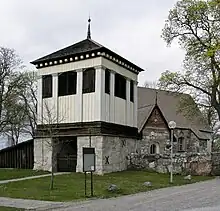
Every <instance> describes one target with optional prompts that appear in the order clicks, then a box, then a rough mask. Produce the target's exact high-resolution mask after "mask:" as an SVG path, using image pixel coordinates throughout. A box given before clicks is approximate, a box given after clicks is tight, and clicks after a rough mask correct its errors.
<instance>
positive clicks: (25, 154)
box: [0, 139, 34, 169]
mask: <svg viewBox="0 0 220 211" xmlns="http://www.w3.org/2000/svg"><path fill="white" fill-rule="evenodd" d="M33 167H34V140H33V139H31V140H28V141H25V142H22V143H19V144H17V145H15V146H11V147H7V148H4V149H2V150H0V168H23V169H33Z"/></svg>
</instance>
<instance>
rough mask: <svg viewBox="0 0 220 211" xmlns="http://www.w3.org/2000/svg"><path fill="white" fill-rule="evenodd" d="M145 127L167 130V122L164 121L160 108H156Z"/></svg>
mask: <svg viewBox="0 0 220 211" xmlns="http://www.w3.org/2000/svg"><path fill="white" fill-rule="evenodd" d="M145 127H156V128H167V123H166V120H165V119H164V117H163V115H162V113H161V111H160V109H159V107H158V106H155V108H154V109H153V111H152V112H151V114H150V116H149V118H148V120H147V122H146V124H145Z"/></svg>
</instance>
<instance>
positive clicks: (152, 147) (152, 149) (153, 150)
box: [150, 144, 157, 155]
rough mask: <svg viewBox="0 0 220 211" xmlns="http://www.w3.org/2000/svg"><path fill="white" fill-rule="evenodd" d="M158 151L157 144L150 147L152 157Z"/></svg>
mask: <svg viewBox="0 0 220 211" xmlns="http://www.w3.org/2000/svg"><path fill="white" fill-rule="evenodd" d="M156 150H157V146H156V145H155V144H152V145H151V146H150V154H151V155H153V154H156Z"/></svg>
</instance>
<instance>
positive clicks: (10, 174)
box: [0, 169, 48, 180]
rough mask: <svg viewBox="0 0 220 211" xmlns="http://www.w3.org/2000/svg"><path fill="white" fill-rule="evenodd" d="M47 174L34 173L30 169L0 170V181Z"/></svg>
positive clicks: (41, 172)
mask: <svg viewBox="0 0 220 211" xmlns="http://www.w3.org/2000/svg"><path fill="white" fill-rule="evenodd" d="M42 174H48V172H46V171H34V170H31V169H0V180H9V179H15V178H22V177H29V176H36V175H42Z"/></svg>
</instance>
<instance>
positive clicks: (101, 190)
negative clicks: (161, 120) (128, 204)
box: [0, 171, 212, 201]
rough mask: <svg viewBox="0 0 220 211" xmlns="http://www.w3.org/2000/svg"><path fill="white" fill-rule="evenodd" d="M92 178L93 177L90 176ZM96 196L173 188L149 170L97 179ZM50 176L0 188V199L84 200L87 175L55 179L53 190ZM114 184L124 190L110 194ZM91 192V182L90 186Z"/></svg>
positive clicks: (195, 179)
mask: <svg viewBox="0 0 220 211" xmlns="http://www.w3.org/2000/svg"><path fill="white" fill-rule="evenodd" d="M88 178H89V175H88ZM93 178H94V195H95V197H98V198H107V197H114V196H119V195H127V194H133V193H137V192H143V191H149V190H152V189H156V188H163V187H168V186H171V185H170V184H169V175H168V174H158V173H154V172H146V171H124V172H117V173H110V174H106V175H104V176H94V177H93ZM211 178H212V177H203V176H193V177H192V181H190V182H189V181H185V180H184V179H183V176H179V175H178V176H174V183H173V185H184V184H188V183H194V182H198V181H204V180H207V179H211ZM146 181H150V182H151V183H152V187H146V186H144V185H143V183H144V182H146ZM49 184H50V177H45V178H39V179H34V180H26V181H22V182H13V183H8V184H2V185H0V196H4V197H12V198H26V199H38V200H49V201H71V200H79V199H84V198H85V195H84V174H80V173H71V174H67V175H57V176H55V187H54V190H53V191H50V190H49ZM110 184H116V185H117V186H118V187H119V188H120V190H119V191H118V192H117V193H109V192H108V191H107V190H106V189H107V187H108V186H109V185H110ZM87 188H88V193H90V192H89V190H90V183H89V181H88V184H87Z"/></svg>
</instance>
